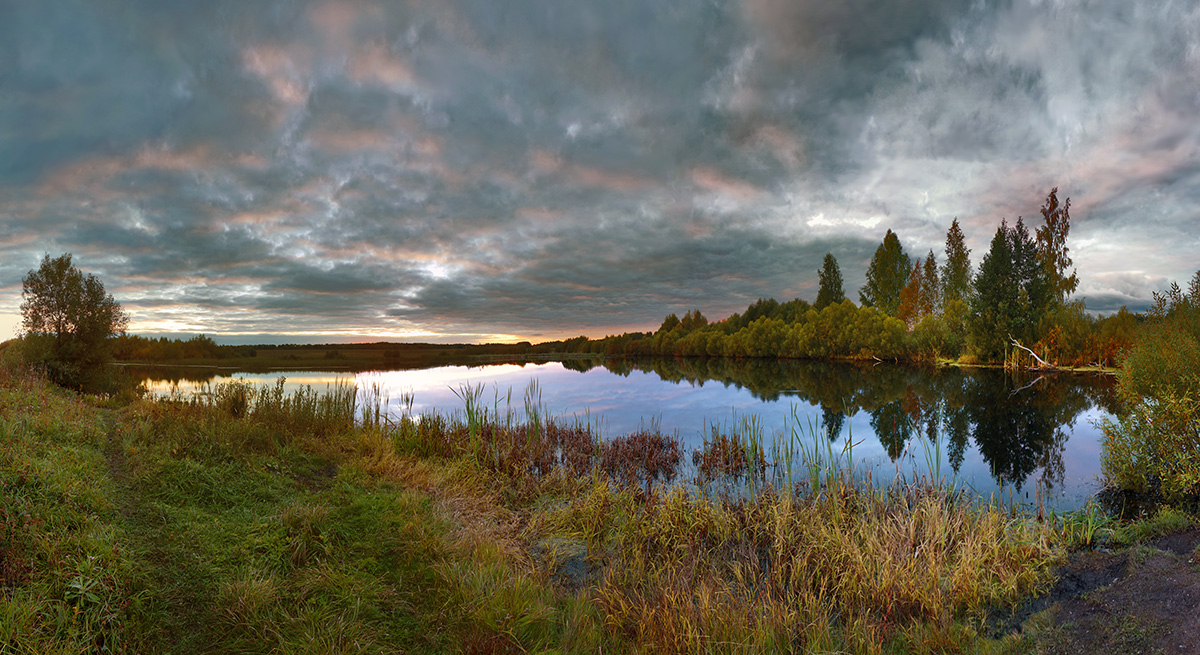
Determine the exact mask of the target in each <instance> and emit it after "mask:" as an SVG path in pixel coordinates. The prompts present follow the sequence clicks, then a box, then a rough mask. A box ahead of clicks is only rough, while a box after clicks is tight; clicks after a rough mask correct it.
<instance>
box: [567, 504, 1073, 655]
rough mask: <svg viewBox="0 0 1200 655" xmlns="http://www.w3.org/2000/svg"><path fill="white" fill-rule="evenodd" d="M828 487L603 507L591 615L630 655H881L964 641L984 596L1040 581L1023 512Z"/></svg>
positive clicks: (972, 634) (1044, 563)
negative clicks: (723, 653) (805, 492)
mask: <svg viewBox="0 0 1200 655" xmlns="http://www.w3.org/2000/svg"><path fill="white" fill-rule="evenodd" d="M838 488H839V489H840V491H839V492H838V493H821V494H815V495H810V496H805V497H799V498H797V497H794V496H791V495H787V494H781V493H777V492H775V491H773V490H771V488H767V490H765V491H764V493H762V494H760V495H759V496H758V497H757V498H756V499H755V500H754V501H747V502H742V503H740V504H730V503H727V502H719V501H716V502H715V501H712V500H709V499H707V498H705V497H704V496H702V495H700V494H698V493H696V492H694V491H689V490H686V489H684V488H682V487H675V488H674V489H672V490H671V491H670V492H668V493H667V495H666V496H665V497H663V498H661V499H659V500H657V501H652V502H647V503H646V504H645V505H644V506H640V507H635V508H633V509H628V510H626V511H627V512H628V513H627V514H626V515H625V516H620V517H610V518H609V522H608V525H609V526H611V527H610V530H611V532H610V533H609V541H608V542H607V546H608V548H607V550H606V551H604V553H605V556H606V557H607V558H608V562H609V564H608V567H607V569H606V571H605V574H604V577H603V581H602V582H601V583H600V585H599V587H598V588H597V589H596V592H595V597H596V600H597V602H598V603H599V604H600V607H601V610H602V616H603V620H604V624H605V625H606V626H607V627H608V629H610V630H611V631H612V632H613V633H615V634H617V635H620V636H622V637H623V638H625V639H628V640H629V641H630V642H632V643H636V644H638V645H639V648H640V649H641V650H642V652H666V653H685V652H706V651H710V650H713V649H718V650H730V651H739V652H785V651H791V652H813V651H845V650H849V651H851V652H878V651H880V650H882V649H891V648H893V647H896V646H897V645H899V644H903V643H907V642H912V641H918V642H921V643H927V642H931V641H932V642H937V641H939V640H949V641H951V642H953V643H964V642H969V641H970V640H972V639H976V638H978V636H979V635H978V633H977V632H976V631H975V630H976V629H975V627H974V626H975V625H977V624H978V623H979V622H981V621H982V618H983V616H984V614H985V612H986V611H987V610H988V609H989V608H992V607H994V606H998V605H999V606H1009V605H1015V604H1016V603H1017V602H1019V601H1020V600H1021V599H1022V598H1024V597H1026V596H1027V595H1028V594H1029V593H1031V592H1034V591H1036V590H1037V589H1039V588H1041V587H1043V586H1044V585H1046V583H1047V580H1048V579H1049V575H1048V573H1049V566H1050V562H1052V561H1053V557H1054V551H1053V548H1052V546H1051V544H1050V539H1049V532H1048V530H1047V529H1045V528H1042V527H1039V526H1037V525H1036V524H1033V523H1030V522H1027V521H1024V520H1020V519H1012V518H1010V517H1009V516H1008V515H1007V513H1005V512H1003V511H1000V510H999V509H997V508H971V507H968V506H966V505H964V504H962V503H959V502H953V501H948V500H947V498H946V497H945V496H943V495H940V494H937V493H923V494H911V493H908V492H904V491H891V492H889V491H874V490H870V489H864V488H862V487H860V486H857V485H853V484H845V485H840V486H839V487H838ZM615 506H617V507H619V506H620V505H615ZM613 507H614V505H610V506H609V511H610V512H611V510H612V508H613ZM576 515H577V516H588V515H589V514H588V513H587V512H576ZM576 529H577V530H580V531H584V530H586V527H585V526H584V525H577V526H576ZM592 539H593V541H601V540H600V539H597V538H596V537H594V536H593V537H592ZM916 648H917V650H920V648H921V647H920V646H917V647H916Z"/></svg>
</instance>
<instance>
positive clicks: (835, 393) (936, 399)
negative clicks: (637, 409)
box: [605, 359, 1115, 488]
mask: <svg viewBox="0 0 1200 655" xmlns="http://www.w3.org/2000/svg"><path fill="white" fill-rule="evenodd" d="M605 366H606V367H608V368H610V370H613V369H618V370H624V371H626V372H628V371H629V370H641V371H646V372H652V373H654V374H655V375H657V376H658V377H660V378H661V379H663V380H668V381H672V382H685V381H686V382H689V383H691V384H696V385H702V384H704V382H705V381H710V380H711V381H716V382H720V383H722V384H725V385H727V386H736V387H738V388H742V389H746V390H748V391H750V392H751V393H752V394H753V395H754V396H755V397H757V398H759V399H762V400H768V401H774V400H780V399H784V398H787V397H793V398H795V399H797V400H800V401H807V402H809V403H811V404H813V405H819V406H820V409H821V418H822V422H823V429H822V432H823V433H824V434H825V435H826V436H827V437H828V438H829V439H830V440H831V441H837V440H838V438H839V436H840V435H841V433H842V432H843V430H844V428H845V423H846V419H847V417H848V416H854V415H856V414H858V413H859V412H866V413H867V414H868V415H869V416H870V425H871V429H872V430H873V431H874V432H875V437H876V438H878V439H879V443H880V444H881V445H882V446H883V447H884V450H885V451H886V452H887V454H888V456H889V457H890V458H891V459H892V460H893V461H895V460H896V459H897V458H899V457H901V456H902V455H903V454H904V452H905V449H906V448H908V447H909V446H910V442H911V441H912V439H913V437H914V436H916V435H922V437H923V438H924V439H925V440H927V441H928V442H929V443H931V444H932V443H935V442H938V440H941V441H940V442H938V443H940V444H942V446H943V447H944V450H945V452H946V457H947V460H948V462H949V464H950V466H951V468H952V469H953V470H954V472H955V473H957V472H958V470H959V468H960V467H961V466H962V464H963V460H964V457H965V454H966V451H967V449H968V446H969V445H970V444H971V442H973V443H974V445H975V447H976V449H977V450H978V452H979V454H980V457H981V458H982V459H983V461H984V462H986V463H987V465H988V467H989V469H990V471H991V474H992V477H993V478H994V479H995V481H996V483H997V484H998V485H999V486H1001V487H1004V486H1007V485H1014V486H1016V487H1022V486H1023V485H1024V484H1025V483H1026V482H1028V481H1030V476H1031V475H1033V474H1034V473H1035V472H1036V471H1040V472H1041V473H1040V475H1039V476H1038V477H1037V480H1039V481H1040V483H1041V484H1043V485H1044V486H1046V487H1047V488H1054V487H1058V486H1061V485H1062V484H1063V480H1064V475H1065V465H1064V462H1063V451H1064V448H1065V446H1066V442H1067V438H1068V435H1069V429H1070V428H1071V427H1072V426H1073V425H1074V424H1075V421H1076V419H1077V417H1078V416H1079V415H1080V414H1082V413H1083V412H1084V411H1087V410H1088V409H1091V408H1093V407H1100V408H1103V409H1106V410H1110V409H1111V408H1112V407H1113V405H1114V403H1115V398H1114V397H1113V393H1112V390H1113V379H1112V378H1111V377H1110V376H1106V375H1088V374H1068V373H1047V374H1041V377H1040V378H1038V377H1037V375H1038V374H1032V376H1030V375H1026V374H1022V373H1019V372H1018V373H1016V374H1013V373H1006V372H1005V371H1001V370H997V369H964V368H958V367H945V366H943V367H912V366H901V365H889V364H878V365H867V364H859V363H830V362H810V361H776V360H731V359H650V360H624V361H621V362H620V363H617V362H611V363H610V362H605ZM1064 428H1066V429H1064Z"/></svg>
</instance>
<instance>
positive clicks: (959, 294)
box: [942, 218, 971, 307]
mask: <svg viewBox="0 0 1200 655" xmlns="http://www.w3.org/2000/svg"><path fill="white" fill-rule="evenodd" d="M970 296H971V249H970V248H967V245H966V242H965V240H964V239H963V232H962V228H960V227H959V226H958V219H957V218H955V219H954V222H953V223H951V224H950V229H949V230H948V231H947V232H946V264H945V265H944V266H943V267H942V307H945V306H946V305H947V303H948V302H949V301H951V300H959V301H962V302H967V300H968V299H969V298H970Z"/></svg>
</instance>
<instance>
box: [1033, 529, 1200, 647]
mask: <svg viewBox="0 0 1200 655" xmlns="http://www.w3.org/2000/svg"><path fill="white" fill-rule="evenodd" d="M1039 600H1040V601H1041V604H1042V606H1043V607H1048V608H1049V609H1048V611H1047V612H1046V613H1045V614H1043V615H1042V616H1040V617H1034V618H1033V619H1032V620H1031V624H1034V626H1033V627H1034V628H1035V629H1037V630H1038V635H1037V637H1036V638H1035V640H1034V642H1035V644H1036V648H1037V652H1039V653H1054V654H1058V653H1112V654H1117V653H1121V654H1124V653H1165V654H1180V655H1191V654H1197V655H1200V529H1196V528H1192V529H1190V530H1187V531H1184V532H1178V533H1175V534H1171V535H1168V536H1166V537H1163V538H1161V539H1158V540H1157V541H1154V542H1150V543H1148V544H1145V545H1140V546H1135V547H1133V548H1130V549H1128V550H1125V551H1122V552H1116V553H1104V552H1092V553H1077V554H1075V555H1073V556H1072V557H1071V559H1070V560H1069V561H1068V563H1067V565H1066V566H1065V567H1064V568H1063V570H1062V572H1061V574H1060V577H1059V581H1058V584H1057V585H1056V586H1055V588H1054V589H1053V591H1051V593H1050V594H1049V596H1047V597H1045V598H1043V599H1039ZM1039 623H1040V624H1041V625H1037V624H1039ZM1028 628H1029V626H1027V629H1028Z"/></svg>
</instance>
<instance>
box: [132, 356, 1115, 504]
mask: <svg viewBox="0 0 1200 655" xmlns="http://www.w3.org/2000/svg"><path fill="white" fill-rule="evenodd" d="M129 368H130V371H131V372H132V373H133V374H134V375H136V376H138V377H139V378H140V379H143V380H145V382H146V386H147V388H148V389H149V390H150V391H151V392H152V393H155V394H166V393H171V392H172V391H174V392H175V393H182V394H185V395H186V394H189V393H194V392H195V391H197V390H198V389H200V388H201V387H202V385H203V384H205V383H207V384H214V385H215V384H218V383H220V382H222V381H226V380H229V379H230V378H238V379H244V380H248V381H251V382H256V383H269V384H274V383H275V382H276V381H277V380H278V379H279V378H280V377H284V378H285V379H286V381H285V388H286V389H288V390H291V389H295V388H298V387H300V386H302V385H309V386H311V387H313V388H315V389H317V390H318V391H321V390H324V389H325V388H326V387H327V386H329V385H333V384H336V383H337V382H339V381H344V382H349V381H351V380H353V381H354V383H355V384H356V385H358V387H359V389H360V390H367V389H377V390H379V391H380V392H381V394H382V397H383V398H384V399H386V400H387V402H388V405H389V409H390V411H391V412H393V413H399V412H402V411H405V407H406V406H407V405H406V403H407V402H411V408H412V411H413V412H415V413H423V412H431V411H436V412H440V413H446V414H450V413H455V412H461V410H462V407H463V403H462V400H461V399H460V397H459V395H458V394H456V391H461V389H462V387H463V385H483V386H484V391H483V401H484V404H485V405H487V406H489V407H493V406H499V408H500V409H501V411H503V410H504V409H505V408H506V407H508V408H510V409H511V410H512V411H514V412H515V413H516V414H517V415H518V416H524V412H525V395H526V391H527V389H530V383H531V382H533V381H535V385H536V394H537V396H539V397H540V403H541V406H542V407H543V408H544V409H545V410H547V411H549V412H550V413H551V414H552V415H554V416H556V417H559V418H560V419H561V420H578V421H581V422H587V423H589V424H591V425H592V426H595V427H597V428H598V429H599V431H600V433H601V435H602V436H604V437H612V436H616V435H621V434H627V433H630V432H633V431H636V430H639V429H642V428H656V429H660V430H662V431H663V432H666V433H670V434H674V435H676V436H677V437H678V438H679V440H680V441H681V443H682V445H683V447H684V452H685V458H684V459H685V460H686V461H689V462H690V459H691V458H690V451H691V450H692V449H693V448H697V447H699V446H700V445H701V444H702V442H703V438H704V435H707V434H710V433H711V429H712V427H713V426H717V427H719V428H724V427H727V426H731V425H733V424H734V423H735V422H739V421H741V420H743V419H744V418H748V417H756V418H757V420H758V421H759V422H760V423H761V425H762V426H763V428H764V432H765V436H766V441H767V444H768V459H769V458H770V454H769V453H770V449H769V444H770V442H771V440H772V436H773V435H774V436H775V437H776V438H784V439H786V438H787V437H788V436H789V435H790V434H791V432H792V430H793V429H794V428H799V432H800V433H801V434H802V435H805V436H806V437H808V438H809V439H810V440H811V439H813V438H814V430H816V431H819V432H820V436H821V438H822V439H828V440H829V442H830V447H831V449H832V450H833V451H834V452H846V451H845V449H847V448H850V450H849V451H848V452H846V455H845V457H846V458H848V459H850V460H852V461H853V463H854V466H855V471H856V472H858V473H862V472H864V471H868V470H869V471H870V473H871V477H872V478H873V479H875V480H880V479H891V478H892V477H894V476H895V475H897V474H901V475H905V476H910V477H911V476H913V475H917V474H929V473H930V472H935V473H937V474H938V475H939V476H941V477H944V478H946V479H951V480H952V481H953V482H954V483H955V484H956V485H958V486H959V487H960V488H963V489H966V490H973V491H974V492H976V493H978V494H980V495H981V496H983V497H985V498H986V497H998V498H1002V499H1003V500H1004V501H1005V502H1008V500H1009V499H1010V497H1011V498H1012V499H1013V500H1015V501H1016V502H1018V503H1022V504H1026V505H1032V504H1034V502H1035V500H1036V497H1037V494H1038V490H1039V487H1040V489H1041V493H1042V496H1043V500H1044V502H1045V504H1046V506H1047V507H1048V508H1054V509H1058V510H1072V509H1078V508H1079V507H1081V506H1082V505H1083V504H1084V503H1086V501H1087V500H1088V498H1089V497H1091V496H1092V495H1093V494H1094V493H1095V492H1096V491H1098V490H1099V488H1100V484H1099V482H1098V479H1099V477H1100V474H1101V469H1100V444H1101V431H1100V429H1099V428H1098V427H1097V423H1098V421H1100V420H1102V419H1104V418H1106V417H1110V416H1111V413H1112V412H1113V411H1114V407H1115V397H1114V394H1113V385H1114V380H1113V378H1112V377H1111V376H1107V375H1102V374H1067V373H1045V374H1036V373H1027V372H1020V373H1015V374H1014V373H1008V372H1005V371H1000V370H995V369H969V368H967V369H964V368H957V367H937V368H935V367H911V366H901V365H894V364H876V365H862V364H851V363H829V362H808V361H776V360H727V359H688V360H676V359H666V360H568V361H564V362H546V363H528V364H496V365H486V366H472V367H467V366H443V367H437V368H426V369H416V370H396V371H372V372H365V373H356V374H355V373H330V372H313V371H286V372H273V373H236V374H216V373H213V372H211V369H209V370H204V369H178V368H155V367H129ZM406 396H409V398H408V399H406V398H405V397H406ZM360 397H362V395H360ZM822 443H824V442H822Z"/></svg>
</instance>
